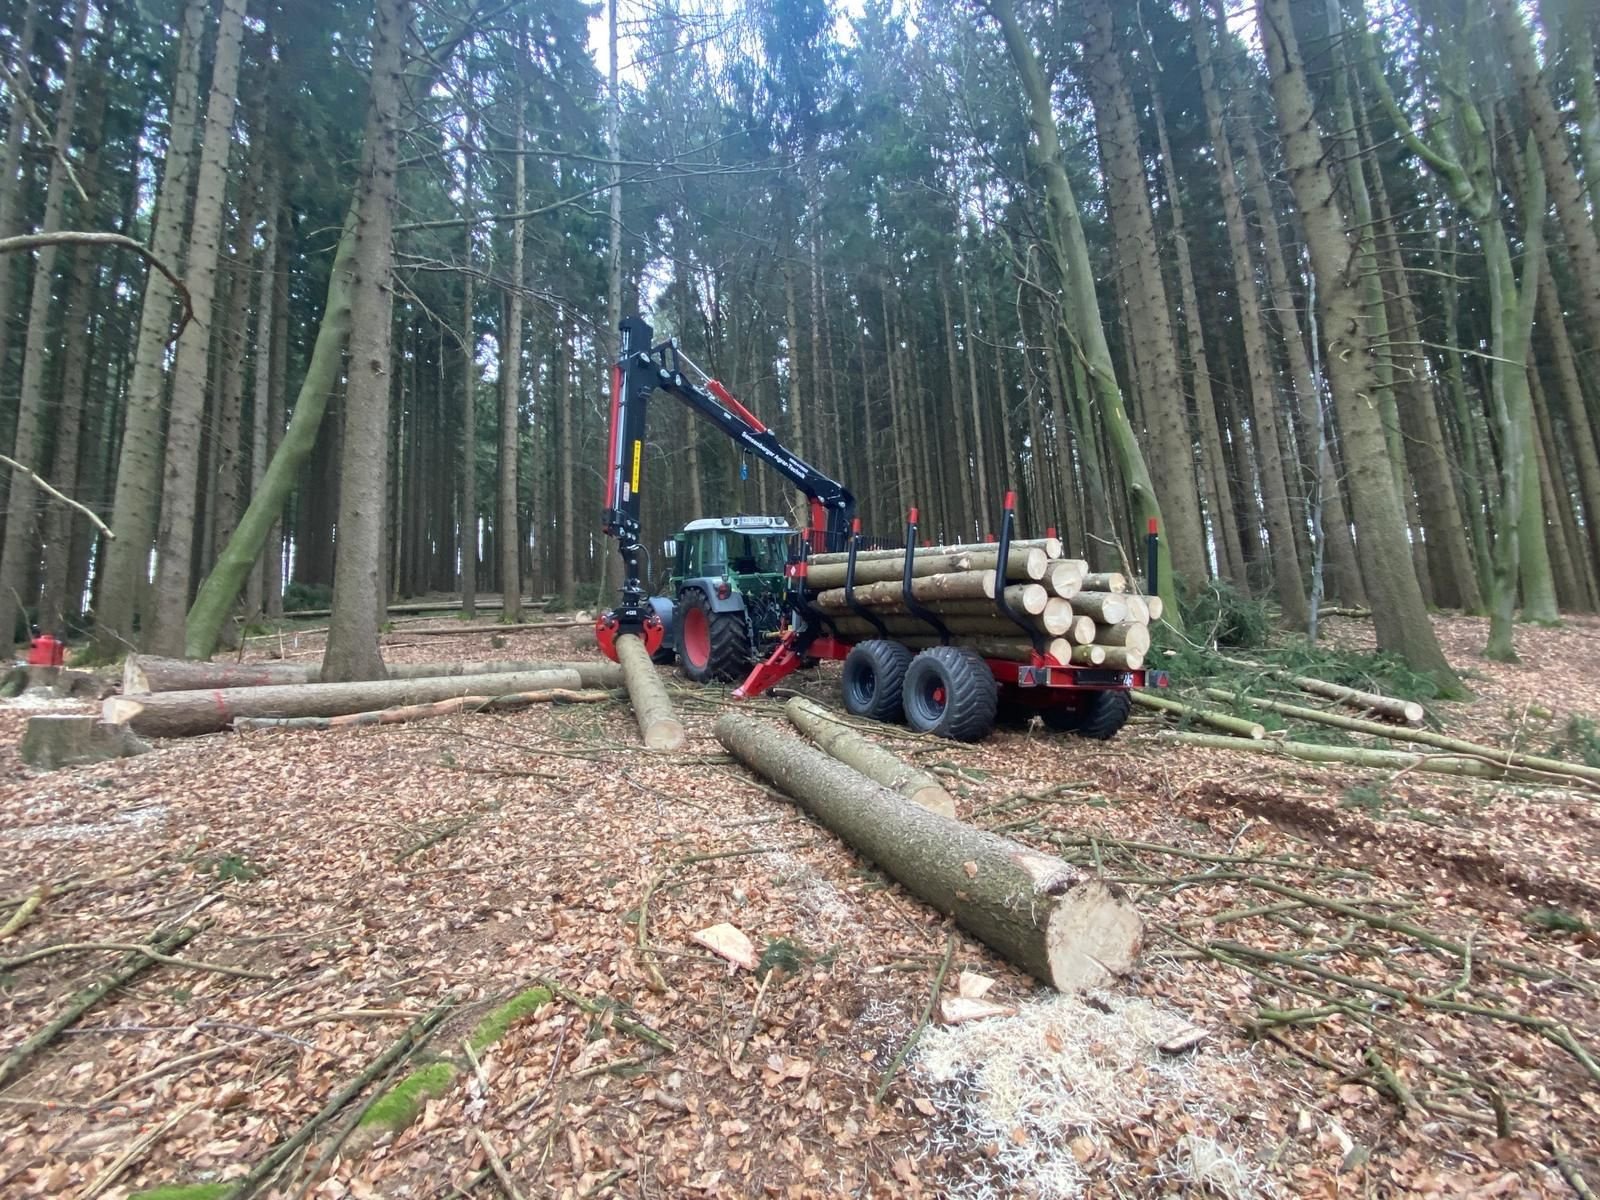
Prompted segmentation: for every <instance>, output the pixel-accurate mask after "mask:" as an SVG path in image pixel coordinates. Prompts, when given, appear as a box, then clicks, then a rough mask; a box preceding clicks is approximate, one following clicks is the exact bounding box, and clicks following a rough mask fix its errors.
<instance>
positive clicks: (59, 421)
mask: <svg viewBox="0 0 1600 1200" xmlns="http://www.w3.org/2000/svg"><path fill="white" fill-rule="evenodd" d="M108 50H109V45H108V39H107V37H106V36H105V34H102V36H101V39H100V51H99V53H98V54H97V55H96V59H95V62H94V75H93V78H92V79H91V80H90V84H89V102H88V104H87V106H86V110H85V120H84V121H83V122H82V124H83V127H84V130H85V135H84V139H83V140H84V147H83V157H82V159H81V161H80V162H79V164H78V168H77V171H78V178H79V180H80V181H81V182H82V183H83V187H84V191H85V193H86V194H87V196H88V198H89V202H88V204H86V205H84V206H83V211H82V212H81V213H80V214H79V219H80V221H81V223H82V225H83V226H84V227H85V228H90V229H93V228H98V227H99V223H100V217H99V213H98V208H99V199H100V149H101V144H102V140H103V138H104V134H105V114H106V78H105V66H106V61H107V58H108V57H109V54H108ZM95 261H96V260H95V249H94V247H93V246H78V247H76V248H75V249H74V250H73V252H72V270H71V271H70V272H69V273H68V277H67V295H66V300H65V303H64V309H65V312H66V334H65V336H64V337H63V338H62V342H61V357H62V359H63V365H62V368H61V408H60V411H59V413H58V414H57V417H56V421H55V426H56V444H55V453H54V455H53V459H52V464H51V467H50V474H49V479H50V482H51V483H52V484H54V485H55V486H56V487H57V488H59V489H60V490H61V491H63V492H65V493H66V494H67V495H69V496H72V495H76V494H77V493H78V492H79V490H80V476H79V472H78V463H79V459H80V458H81V457H82V454H81V447H82V445H83V442H84V438H83V436H82V428H83V426H84V424H85V423H86V422H85V417H86V413H87V410H86V405H85V400H86V394H85V387H86V382H87V380H88V373H89V327H90V325H91V324H92V322H93V310H94V304H95V301H96V299H98V297H97V296H96V289H95ZM80 520H81V518H80V517H79V516H78V515H77V514H76V513H75V512H74V511H73V510H72V509H70V508H68V507H67V506H66V505H64V504H54V505H51V507H50V510H49V512H48V514H47V515H46V517H45V538H44V543H45V554H44V592H43V596H42V598H41V600H40V602H39V615H40V620H42V621H45V622H48V625H49V627H52V628H56V629H64V628H66V627H67V625H68V623H69V622H71V623H76V622H77V620H78V618H79V617H81V616H82V615H83V589H82V586H81V580H79V586H78V587H76V588H74V587H72V586H71V585H72V581H73V576H74V572H73V569H72V568H73V562H74V560H73V553H72V552H73V547H74V545H75V542H76V533H77V529H76V526H77V523H78V521H80Z"/></svg>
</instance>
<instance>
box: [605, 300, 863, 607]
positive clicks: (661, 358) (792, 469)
mask: <svg viewBox="0 0 1600 1200" xmlns="http://www.w3.org/2000/svg"><path fill="white" fill-rule="evenodd" d="M619 328H620V330H621V333H622V343H621V351H620V353H619V354H618V356H617V363H616V366H615V367H614V368H613V370H612V378H611V438H610V444H609V448H608V450H607V459H606V469H607V475H606V481H607V487H606V507H605V511H604V514H603V517H604V525H605V531H606V533H608V534H610V535H611V536H612V537H614V538H616V539H617V545H618V549H619V550H620V551H621V553H622V563H623V582H622V603H621V605H619V606H618V608H617V610H616V613H615V615H616V617H617V618H618V619H619V620H620V621H621V622H623V623H624V624H628V623H630V622H631V621H632V620H641V619H643V617H644V616H645V615H646V610H647V608H648V604H647V601H646V597H645V588H644V583H643V580H642V579H641V578H640V568H639V560H640V554H641V551H642V546H641V544H640V541H639V534H640V526H639V487H640V482H641V471H642V468H643V464H644V443H645V428H646V416H647V412H648V409H649V404H650V397H651V396H652V395H653V394H654V393H655V392H656V391H658V390H659V391H663V392H666V393H667V394H668V395H670V396H672V397H674V398H675V399H677V400H679V401H681V402H682V403H683V404H685V405H686V406H688V408H689V409H690V410H691V411H692V412H694V413H696V414H697V415H699V416H700V417H702V418H704V419H705V420H706V421H708V422H710V423H711V424H712V425H714V426H715V427H716V428H717V429H719V430H721V431H722V433H723V434H724V435H726V436H727V437H728V438H729V439H731V440H732V441H733V442H735V443H736V444H738V445H739V446H740V448H742V449H746V450H749V451H751V452H752V453H754V454H755V455H757V456H758V457H759V458H760V459H761V461H762V462H764V463H766V464H767V465H768V466H769V467H771V468H772V469H773V470H774V471H777V472H778V474H780V475H782V476H783V477H784V478H785V479H787V480H789V482H790V483H792V484H794V486H795V487H796V488H797V489H799V491H800V492H801V493H802V494H804V495H805V496H806V497H807V498H808V499H809V500H810V501H811V520H810V528H809V529H808V530H807V531H806V535H805V536H806V540H807V542H808V545H809V547H810V549H811V550H813V551H822V550H837V549H843V548H844V546H845V539H846V538H847V537H848V536H849V532H850V523H851V520H852V518H853V517H854V516H855V497H854V496H853V495H852V494H851V493H850V490H849V489H848V488H846V487H845V486H844V485H843V484H841V483H838V482H837V481H835V480H833V479H830V478H828V476H826V475H824V474H823V473H822V472H821V471H819V470H817V469H816V468H815V467H813V466H812V465H811V464H810V463H808V462H806V461H805V460H804V459H803V458H801V457H800V456H799V455H797V454H795V453H793V452H792V451H791V450H789V449H788V448H787V447H786V446H784V444H783V443H782V442H780V441H779V440H778V439H777V437H776V436H775V435H774V434H773V432H772V430H770V429H768V428H767V427H766V426H765V425H763V424H762V423H761V421H760V420H759V419H758V418H757V417H756V415H755V414H754V413H752V412H751V411H750V410H749V409H747V408H746V407H745V406H744V405H743V404H741V403H739V401H738V400H737V399H735V398H734V396H733V393H731V392H729V391H728V389H727V388H725V387H723V386H722V384H720V383H718V382H717V381H716V380H715V379H709V378H708V379H707V380H706V385H705V387H701V386H699V385H698V384H696V383H694V382H693V381H692V380H690V379H689V378H688V376H686V375H685V374H684V373H683V371H682V369H681V363H680V358H681V356H680V355H679V353H678V349H677V346H676V345H675V344H674V343H673V342H671V341H666V342H662V343H661V344H660V345H653V344H652V338H653V336H654V331H653V330H652V329H651V328H650V324H649V322H647V321H646V320H645V319H644V318H643V317H639V316H632V317H628V318H626V319H625V320H623V322H622V324H621V326H620V327H619ZM685 361H686V360H685Z"/></svg>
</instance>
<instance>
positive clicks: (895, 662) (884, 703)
mask: <svg viewBox="0 0 1600 1200" xmlns="http://www.w3.org/2000/svg"><path fill="white" fill-rule="evenodd" d="M910 665H911V651H910V649H909V648H908V647H905V646H902V645H901V644H900V643H899V642H891V641H886V640H885V639H883V638H873V639H871V640H870V641H865V642H860V643H858V644H856V645H855V646H853V647H851V650H850V653H849V654H847V655H845V660H844V681H843V682H844V710H845V712H847V713H849V714H850V715H851V716H855V717H867V718H869V719H871V720H874V721H883V722H885V723H886V724H890V725H893V724H897V723H898V722H899V721H900V720H901V719H902V717H903V716H904V710H903V709H902V707H901V698H900V688H901V685H902V684H903V683H904V682H905V678H906V668H907V667H909V666H910Z"/></svg>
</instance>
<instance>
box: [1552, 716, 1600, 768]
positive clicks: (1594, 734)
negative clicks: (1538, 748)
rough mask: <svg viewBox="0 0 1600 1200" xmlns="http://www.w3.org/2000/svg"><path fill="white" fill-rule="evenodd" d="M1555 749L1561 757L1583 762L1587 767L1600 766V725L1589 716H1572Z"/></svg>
mask: <svg viewBox="0 0 1600 1200" xmlns="http://www.w3.org/2000/svg"><path fill="white" fill-rule="evenodd" d="M1555 750H1556V753H1557V754H1559V755H1560V756H1561V757H1563V758H1569V759H1573V760H1575V761H1577V762H1581V763H1582V764H1583V765H1584V766H1586V767H1600V726H1597V725H1596V724H1595V723H1594V722H1593V721H1591V720H1590V719H1589V718H1588V717H1573V718H1571V719H1570V720H1569V721H1568V722H1567V727H1566V729H1564V730H1563V731H1562V736H1561V740H1560V741H1559V742H1557V743H1556V746H1555Z"/></svg>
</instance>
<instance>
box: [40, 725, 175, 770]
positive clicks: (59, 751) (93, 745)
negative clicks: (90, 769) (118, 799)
mask: <svg viewBox="0 0 1600 1200" xmlns="http://www.w3.org/2000/svg"><path fill="white" fill-rule="evenodd" d="M19 749H20V753H21V755H22V761H23V762H25V763H27V764H28V765H29V766H32V767H38V768H40V769H41V770H44V771H54V770H55V769H57V768H58V767H72V766H77V765H78V764H80V763H92V762H104V761H106V760H107V759H111V758H129V757H132V756H133V755H135V754H143V753H144V752H145V751H147V750H149V749H150V747H149V745H147V744H146V743H145V742H143V741H142V740H140V739H139V738H138V737H136V736H134V733H133V731H132V730H130V729H129V728H128V727H127V726H125V725H113V724H110V723H109V722H106V721H102V720H99V719H98V718H96V717H79V716H62V715H58V714H54V713H50V714H46V715H43V716H37V717H29V718H28V726H27V728H26V730H24V731H23V734H22V745H21V747H20V748H19Z"/></svg>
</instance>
